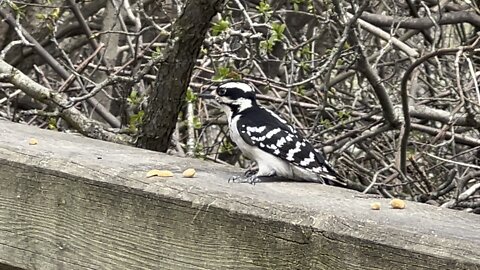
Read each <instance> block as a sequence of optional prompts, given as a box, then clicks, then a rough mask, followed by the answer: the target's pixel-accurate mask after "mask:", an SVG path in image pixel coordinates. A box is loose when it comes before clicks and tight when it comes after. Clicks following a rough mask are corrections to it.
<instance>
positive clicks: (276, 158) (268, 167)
mask: <svg viewBox="0 0 480 270" xmlns="http://www.w3.org/2000/svg"><path fill="white" fill-rule="evenodd" d="M213 94H214V97H215V100H216V101H217V102H218V103H219V104H220V105H221V107H222V109H223V111H225V113H226V114H227V118H228V127H229V130H230V137H231V139H232V141H233V142H235V143H236V144H237V146H238V148H239V149H240V150H241V151H242V153H243V154H244V155H245V156H247V157H248V158H249V159H251V160H253V161H255V162H256V163H257V166H258V172H256V173H253V172H252V171H247V173H246V174H245V175H246V178H244V179H243V180H245V181H247V182H250V183H255V182H259V181H262V180H263V179H264V178H269V177H281V178H287V179H291V180H297V181H310V182H319V183H325V184H333V185H339V186H345V183H344V182H343V181H342V180H341V178H340V177H339V176H338V174H337V173H336V172H335V170H334V169H333V168H332V166H330V164H329V163H328V162H327V161H326V160H325V158H324V157H323V156H322V154H321V153H320V152H318V151H317V150H316V149H315V148H314V147H313V146H312V144H311V143H310V142H309V141H307V140H306V139H304V138H303V137H302V136H301V134H299V133H298V131H297V130H296V129H295V128H294V127H293V126H291V125H289V124H288V123H287V121H285V120H284V119H282V118H281V117H280V116H278V115H277V114H275V113H274V112H272V111H271V110H269V109H267V108H264V107H262V106H260V105H258V104H257V101H256V95H255V90H254V89H253V88H252V87H251V86H250V85H249V84H247V83H243V82H236V81H235V82H227V83H223V84H221V85H219V86H218V87H217V88H216V90H215V91H214V92H213Z"/></svg>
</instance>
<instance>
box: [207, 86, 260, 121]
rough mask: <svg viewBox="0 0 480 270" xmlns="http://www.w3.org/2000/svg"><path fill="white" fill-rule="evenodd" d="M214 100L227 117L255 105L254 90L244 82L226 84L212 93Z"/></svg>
mask: <svg viewBox="0 0 480 270" xmlns="http://www.w3.org/2000/svg"><path fill="white" fill-rule="evenodd" d="M213 95H214V97H215V100H216V101H217V102H218V103H220V105H221V106H222V109H223V110H224V111H225V113H227V115H228V116H229V117H231V116H232V115H234V114H236V113H239V112H241V111H243V110H245V109H248V108H251V107H253V106H256V105H257V101H256V99H255V90H254V89H253V87H252V86H250V85H249V84H247V83H244V82H227V83H223V84H221V85H219V86H218V87H217V88H216V89H215V91H214V92H213Z"/></svg>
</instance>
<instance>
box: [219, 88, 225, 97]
mask: <svg viewBox="0 0 480 270" xmlns="http://www.w3.org/2000/svg"><path fill="white" fill-rule="evenodd" d="M226 93H227V89H225V88H219V89H217V94H218V95H219V96H224V95H225V94H226Z"/></svg>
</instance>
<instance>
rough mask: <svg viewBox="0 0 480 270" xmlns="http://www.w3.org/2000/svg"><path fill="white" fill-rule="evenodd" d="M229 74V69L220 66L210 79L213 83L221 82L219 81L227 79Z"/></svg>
mask: <svg viewBox="0 0 480 270" xmlns="http://www.w3.org/2000/svg"><path fill="white" fill-rule="evenodd" d="M229 73H230V68H229V67H225V66H220V67H218V69H217V72H216V73H215V75H214V76H213V78H212V79H213V80H214V81H221V80H223V79H225V78H227V77H228V74H229Z"/></svg>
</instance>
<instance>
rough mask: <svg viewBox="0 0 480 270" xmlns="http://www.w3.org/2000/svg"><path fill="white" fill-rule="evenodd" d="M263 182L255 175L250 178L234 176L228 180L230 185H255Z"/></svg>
mask: <svg viewBox="0 0 480 270" xmlns="http://www.w3.org/2000/svg"><path fill="white" fill-rule="evenodd" d="M261 181H262V180H261V179H260V178H259V177H257V176H256V175H255V174H254V175H250V176H243V177H242V176H238V175H233V176H230V178H228V183H230V182H234V183H249V184H253V185H255V184H256V183H258V182H261Z"/></svg>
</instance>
